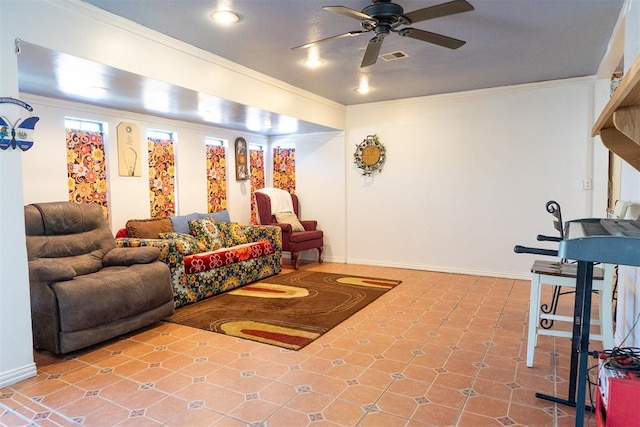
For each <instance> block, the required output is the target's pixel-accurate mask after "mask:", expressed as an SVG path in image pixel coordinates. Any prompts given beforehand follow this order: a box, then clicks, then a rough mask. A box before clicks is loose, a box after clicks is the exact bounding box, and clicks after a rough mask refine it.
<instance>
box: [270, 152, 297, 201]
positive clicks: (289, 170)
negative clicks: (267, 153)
mask: <svg viewBox="0 0 640 427" xmlns="http://www.w3.org/2000/svg"><path fill="white" fill-rule="evenodd" d="M273 186H274V187H275V188H281V189H283V190H286V191H288V192H289V193H291V194H296V149H295V148H274V149H273Z"/></svg>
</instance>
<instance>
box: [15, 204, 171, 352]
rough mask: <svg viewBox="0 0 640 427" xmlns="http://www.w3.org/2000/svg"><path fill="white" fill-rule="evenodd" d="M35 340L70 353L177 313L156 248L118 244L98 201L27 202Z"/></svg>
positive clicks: (39, 344)
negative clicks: (122, 246)
mask: <svg viewBox="0 0 640 427" xmlns="http://www.w3.org/2000/svg"><path fill="white" fill-rule="evenodd" d="M24 214H25V228H26V235H27V237H26V240H27V256H28V260H29V284H30V290H31V320H32V327H33V344H34V347H35V348H37V349H43V350H48V351H51V352H54V353H57V354H60V353H68V352H70V351H74V350H77V349H80V348H84V347H87V346H90V345H93V344H96V343H99V342H101V341H104V340H107V339H110V338H114V337H116V336H118V335H122V334H124V333H127V332H130V331H133V330H135V329H138V328H141V327H144V326H147V325H150V324H152V323H155V322H157V321H159V320H161V319H163V318H165V317H167V316H169V315H171V314H172V313H173V312H174V304H173V291H172V289H171V283H170V278H169V268H168V267H167V265H166V264H164V263H163V262H161V261H158V257H159V255H160V251H159V249H157V248H151V247H144V248H116V241H115V238H114V237H113V234H112V233H111V230H110V229H109V227H108V225H107V222H106V220H105V218H104V214H103V212H102V208H101V207H100V206H99V205H98V204H77V203H71V202H50V203H37V204H32V205H28V206H25V208H24Z"/></svg>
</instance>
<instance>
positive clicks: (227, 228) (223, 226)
mask: <svg viewBox="0 0 640 427" xmlns="http://www.w3.org/2000/svg"><path fill="white" fill-rule="evenodd" d="M216 225H217V226H218V230H219V231H220V234H221V235H222V241H223V242H224V247H225V248H230V247H232V246H236V245H244V244H245V243H249V238H248V237H247V236H246V235H245V234H244V228H243V226H242V225H240V224H238V223H237V222H229V223H227V222H217V223H216Z"/></svg>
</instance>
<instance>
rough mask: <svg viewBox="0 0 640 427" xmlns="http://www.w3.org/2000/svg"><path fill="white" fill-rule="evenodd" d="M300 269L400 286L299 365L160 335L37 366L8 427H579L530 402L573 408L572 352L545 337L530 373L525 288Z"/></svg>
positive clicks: (360, 270) (209, 339)
mask: <svg viewBox="0 0 640 427" xmlns="http://www.w3.org/2000/svg"><path fill="white" fill-rule="evenodd" d="M301 268H303V269H312V270H316V271H327V272H339V273H349V274H354V275H364V276H370V277H381V278H390V279H400V280H403V283H402V285H400V286H398V287H396V288H395V289H393V290H391V291H389V292H388V293H387V294H385V295H383V296H382V297H381V298H379V299H378V300H377V301H375V302H374V303H372V304H370V305H369V306H367V307H366V308H364V309H363V310H361V311H360V312H358V313H357V314H356V315H354V316H353V317H352V318H350V319H349V320H347V321H345V322H343V323H342V324H340V325H339V326H337V327H336V328H335V329H333V330H331V331H330V332H329V333H327V334H326V335H324V336H322V337H321V338H319V339H318V340H317V341H315V342H314V343H312V344H310V345H308V346H307V347H305V348H303V349H301V350H300V351H290V350H282V349H279V348H277V347H272V346H269V345H264V344H260V343H256V342H252V341H246V340H242V339H237V338H232V337H227V336H224V335H219V334H215V333H212V332H206V331H201V330H197V329H192V328H189V327H184V326H178V325H175V324H171V323H159V324H156V325H153V326H152V327H149V328H146V329H144V330H141V331H137V332H136V333H132V334H130V335H128V336H126V337H122V338H120V339H117V340H113V341H110V342H107V343H104V344H103V345H100V346H96V347H94V348H91V349H87V350H85V351H82V352H78V353H74V354H70V355H67V357H55V356H53V355H50V354H47V353H40V352H36V353H35V360H36V364H37V367H38V375H37V376H36V377H34V378H31V379H28V380H26V381H23V382H21V383H18V384H15V385H13V386H10V387H6V388H4V389H0V426H22V425H39V426H72V425H87V426H114V425H118V426H127V425H131V426H159V425H163V426H261V427H272V426H284V427H289V426H296V427H297V426H306V425H312V426H363V427H364V426H385V427H392V426H415V427H417V426H453V425H456V426H473V427H477V426H516V425H518V426H553V425H558V426H569V425H573V423H574V416H573V413H574V411H573V409H571V408H569V407H566V406H562V405H555V404H553V403H550V402H547V401H544V400H540V399H537V398H536V397H535V396H534V393H535V392H536V391H542V392H545V393H554V392H558V393H560V395H561V396H566V384H567V381H566V380H567V377H568V353H569V340H568V339H566V338H565V339H559V338H555V339H554V338H552V337H540V338H539V346H538V349H537V350H536V366H535V367H534V368H527V367H526V366H525V364H524V359H525V356H526V323H527V317H526V316H527V309H528V300H529V283H528V282H527V281H519V280H510V279H499V278H490V277H476V276H466V275H459V274H445V273H434V272H426V271H416V270H404V269H393V268H382V267H372V266H358V265H345V264H332V263H325V264H323V265H318V264H312V263H310V264H306V265H304V264H303V266H302V267H301ZM288 271H290V270H287V269H285V270H284V272H288ZM585 425H588V426H594V425H595V418H594V416H593V415H592V414H588V415H587V418H586V420H585Z"/></svg>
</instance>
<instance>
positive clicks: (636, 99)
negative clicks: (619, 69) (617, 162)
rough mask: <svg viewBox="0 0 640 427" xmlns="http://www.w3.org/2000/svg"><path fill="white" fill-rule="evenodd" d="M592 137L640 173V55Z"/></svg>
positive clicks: (603, 112) (610, 101) (597, 124)
mask: <svg viewBox="0 0 640 427" xmlns="http://www.w3.org/2000/svg"><path fill="white" fill-rule="evenodd" d="M591 135H592V136H596V135H600V138H601V139H602V143H603V144H604V145H605V147H607V148H608V149H609V150H611V151H613V152H614V153H616V154H617V155H618V156H620V157H621V158H622V159H623V160H625V161H626V162H627V163H629V164H630V165H631V166H633V167H634V168H635V169H636V170H638V171H640V55H639V56H638V57H637V58H636V60H635V62H634V63H633V65H632V66H631V68H629V71H628V72H627V73H626V74H625V76H624V77H623V78H622V81H621V82H620V85H619V86H618V88H617V89H616V90H615V91H614V92H613V96H611V99H610V100H609V102H608V103H607V105H606V106H605V107H604V109H603V110H602V113H601V114H600V117H598V120H596V123H595V125H594V126H593V129H592V130H591Z"/></svg>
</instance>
